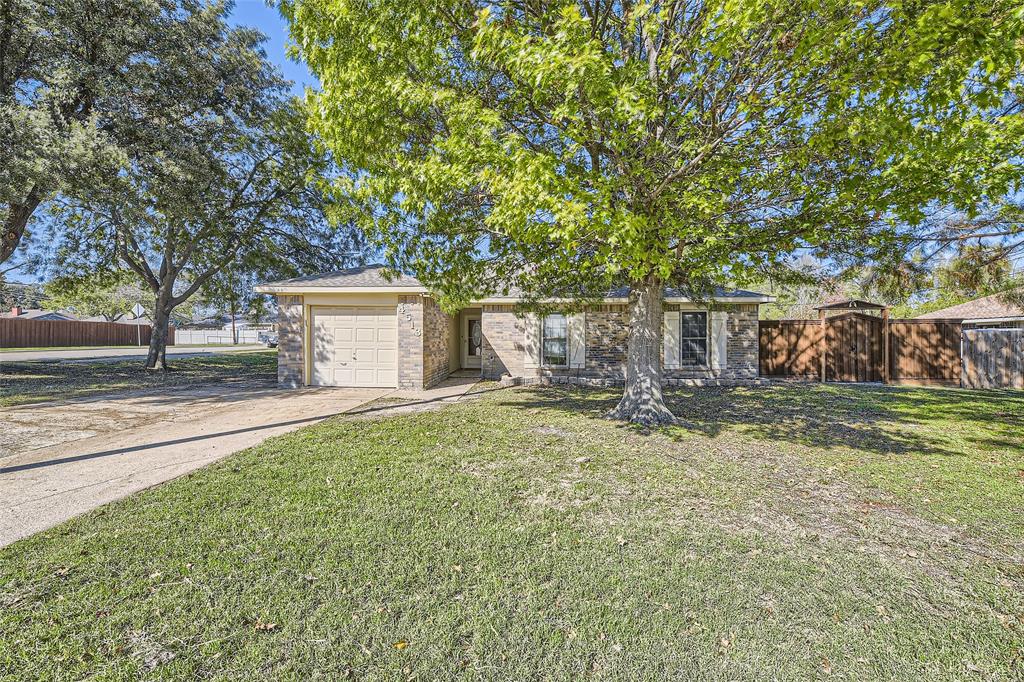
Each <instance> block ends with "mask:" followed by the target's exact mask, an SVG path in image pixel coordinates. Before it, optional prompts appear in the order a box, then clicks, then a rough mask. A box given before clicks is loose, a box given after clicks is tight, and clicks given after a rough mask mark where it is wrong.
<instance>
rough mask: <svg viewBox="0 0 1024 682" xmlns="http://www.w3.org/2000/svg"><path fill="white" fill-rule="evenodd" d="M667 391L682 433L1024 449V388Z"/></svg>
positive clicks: (543, 400)
mask: <svg viewBox="0 0 1024 682" xmlns="http://www.w3.org/2000/svg"><path fill="white" fill-rule="evenodd" d="M522 397H523V396H522V394H520V395H519V399H520V400H521V399H522ZM618 397H619V395H618V393H617V391H615V390H614V389H588V388H578V387H562V386H552V387H545V388H541V389H536V390H532V391H531V392H530V394H529V397H528V398H526V401H525V405H526V406H528V407H534V408H543V409H553V410H565V411H573V412H578V413H582V414H586V415H588V416H591V417H594V418H600V417H603V416H604V415H605V414H606V413H607V412H608V410H610V409H611V408H612V407H614V406H615V404H616V402H617V400H618ZM665 400H666V403H667V404H668V406H669V408H670V409H671V410H672V412H673V413H674V414H675V415H676V416H677V417H678V418H679V420H680V425H679V426H677V427H673V428H671V429H668V430H667V431H663V433H665V432H667V433H669V434H675V435H677V437H680V438H681V437H684V435H685V434H686V433H700V434H703V435H706V436H708V437H712V438H715V437H719V436H723V435H728V434H730V433H734V434H738V435H741V436H744V437H750V438H755V439H757V440H762V441H766V442H782V443H792V444H800V445H806V446H814V447H826V448H849V449H853V450H858V451H864V452H871V453H875V454H892V453H905V452H916V453H922V454H935V455H943V456H949V457H965V456H970V455H971V451H972V450H974V449H976V448H983V449H1022V451H1024V444H1022V437H1021V435H1020V434H1021V433H1024V393H1022V392H1020V391H1012V390H1002V391H1000V390H990V391H979V390H964V389H954V388H931V387H914V386H866V385H835V384H830V385H821V384H795V385H773V386H767V387H732V388H722V387H700V388H688V389H673V390H669V391H666V394H665ZM623 427H624V428H630V427H628V426H627V425H623ZM957 438H959V439H962V440H961V441H960V442H957V440H956V439H957ZM965 445H966V446H968V447H965Z"/></svg>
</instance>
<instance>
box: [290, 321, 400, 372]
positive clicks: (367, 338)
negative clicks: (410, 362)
mask: <svg viewBox="0 0 1024 682" xmlns="http://www.w3.org/2000/svg"><path fill="white" fill-rule="evenodd" d="M397 328H398V315H397V311H396V310H395V308H393V307H369V306H367V307H343V308H342V307H339V308H321V307H315V308H313V343H312V346H313V348H312V353H313V358H312V363H311V364H312V369H313V377H312V381H311V382H310V383H312V384H314V385H316V386H381V387H395V386H397V385H398V367H397V360H398V332H397Z"/></svg>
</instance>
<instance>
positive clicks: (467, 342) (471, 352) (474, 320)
mask: <svg viewBox="0 0 1024 682" xmlns="http://www.w3.org/2000/svg"><path fill="white" fill-rule="evenodd" d="M482 348H483V333H482V330H481V328H480V314H479V313H477V314H475V315H463V316H462V366H463V367H466V368H478V367H480V353H481V349H482Z"/></svg>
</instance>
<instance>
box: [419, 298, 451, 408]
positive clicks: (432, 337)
mask: <svg viewBox="0 0 1024 682" xmlns="http://www.w3.org/2000/svg"><path fill="white" fill-rule="evenodd" d="M452 343H454V339H452V319H451V316H449V315H447V314H446V313H445V312H444V311H443V310H441V306H439V305H438V304H437V302H436V301H434V299H432V298H427V299H423V388H430V387H431V386H434V385H435V384H437V383H439V382H441V381H444V379H445V378H446V377H447V376H448V375H449V374H451V372H452V368H451V367H449V366H448V362H449V358H450V357H451V354H450V352H449V349H450V348H451V344H452Z"/></svg>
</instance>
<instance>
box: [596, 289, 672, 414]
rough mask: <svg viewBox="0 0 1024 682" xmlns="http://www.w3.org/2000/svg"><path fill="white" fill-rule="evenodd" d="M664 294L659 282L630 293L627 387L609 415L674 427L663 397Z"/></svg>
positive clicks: (632, 290) (631, 290)
mask: <svg viewBox="0 0 1024 682" xmlns="http://www.w3.org/2000/svg"><path fill="white" fill-rule="evenodd" d="M662 291H663V287H662V284H661V282H660V281H658V280H657V279H654V278H649V279H647V280H646V281H644V282H634V283H633V284H632V286H631V287H630V292H629V335H628V337H627V343H626V388H625V390H624V391H623V393H622V399H621V400H620V401H619V404H618V405H617V406H616V407H615V409H614V410H612V411H611V412H610V413H609V414H608V416H609V417H610V418H612V419H622V420H624V421H630V422H633V423H634V424H643V425H645V426H654V425H657V424H671V423H673V422H675V417H674V416H673V415H672V413H671V412H670V411H669V409H668V408H667V407H665V402H664V401H663V399H662V395H661V345H662V327H661V325H662Z"/></svg>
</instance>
